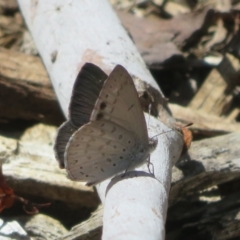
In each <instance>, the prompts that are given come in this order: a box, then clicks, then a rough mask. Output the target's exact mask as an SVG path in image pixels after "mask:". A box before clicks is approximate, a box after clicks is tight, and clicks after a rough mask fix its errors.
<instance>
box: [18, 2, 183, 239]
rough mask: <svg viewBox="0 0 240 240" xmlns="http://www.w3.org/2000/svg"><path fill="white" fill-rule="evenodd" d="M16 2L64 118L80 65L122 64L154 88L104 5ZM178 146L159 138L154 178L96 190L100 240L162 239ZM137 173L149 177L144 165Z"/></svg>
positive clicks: (169, 137) (174, 139) (176, 140)
mask: <svg viewBox="0 0 240 240" xmlns="http://www.w3.org/2000/svg"><path fill="white" fill-rule="evenodd" d="M18 2H19V5H20V8H21V11H22V13H23V16H24V18H25V20H26V23H27V25H28V28H29V30H30V32H31V34H32V36H33V38H34V41H35V44H36V46H37V48H38V51H39V53H40V55H41V57H42V59H43V62H44V64H45V66H46V68H47V71H48V73H49V76H50V78H51V81H52V83H53V86H54V89H55V91H56V94H57V96H58V99H59V102H60V104H61V107H62V109H63V111H64V114H65V115H66V116H67V115H68V113H67V112H68V104H69V99H70V96H71V92H72V86H73V83H74V81H75V78H76V76H77V73H78V72H79V70H80V68H81V66H82V65H83V64H84V63H85V62H92V63H94V64H96V65H98V66H99V67H101V68H102V69H103V70H104V71H106V72H107V73H109V72H110V71H111V70H112V68H113V67H114V66H115V65H116V64H121V65H123V66H124V67H125V68H126V69H127V70H128V71H129V73H130V74H133V75H135V76H137V77H139V78H140V79H142V80H144V81H146V82H147V83H149V84H151V85H152V86H153V87H155V88H157V89H158V87H157V84H156V83H155V81H154V80H153V78H152V76H151V75H150V73H149V71H148V70H147V69H146V67H145V65H144V63H143V61H142V59H141V56H140V55H139V53H138V52H137V49H136V47H135V46H134V44H133V43H132V41H131V40H130V38H129V36H128V34H127V33H126V31H125V30H124V29H123V27H122V25H121V23H120V22H119V20H118V18H117V17H116V15H115V13H114V11H113V10H112V8H111V6H110V4H109V3H108V1H107V0H98V1H94V0H87V1H83V0H51V1H46V0H35V1H31V0H18ZM150 125H153V129H154V130H153V131H154V133H156V131H158V132H162V131H166V130H167V129H166V126H164V125H163V124H161V122H159V121H157V120H155V119H153V118H151V120H150ZM156 128H158V130H156ZM181 144H182V142H181V136H180V135H178V134H177V133H176V132H174V131H172V132H169V133H167V134H164V135H160V136H159V138H158V146H157V149H156V150H155V151H154V152H153V154H152V155H151V162H152V163H153V164H154V172H155V176H156V179H154V178H150V177H148V176H141V177H133V178H127V179H123V180H122V181H119V182H116V184H113V185H111V184H110V185H109V182H110V180H106V181H104V182H103V183H101V184H100V185H99V186H97V189H98V193H99V196H100V198H101V200H102V202H103V204H104V217H103V220H104V222H103V224H104V226H103V239H138V240H139V239H144V240H145V239H164V233H165V231H164V226H165V218H166V211H167V202H168V200H167V197H168V192H169V188H170V181H171V161H172V160H176V159H177V158H178V156H179V154H180V152H181ZM56 164H57V162H56ZM140 170H141V171H146V173H148V169H147V167H146V164H145V165H143V166H142V167H141V168H140ZM138 175H141V174H138Z"/></svg>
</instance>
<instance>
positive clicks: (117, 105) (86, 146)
mask: <svg viewBox="0 0 240 240" xmlns="http://www.w3.org/2000/svg"><path fill="white" fill-rule="evenodd" d="M156 145H157V141H156V140H153V139H149V138H148V132H147V126H146V121H145V118H144V114H143V110H142V107H141V104H140V101H139V97H138V93H137V91H136V88H135V86H134V83H133V80H132V77H131V76H130V75H129V73H128V72H127V70H126V69H125V68H124V67H123V66H121V65H117V66H116V67H115V68H114V69H113V70H112V72H111V73H110V74H109V76H107V75H106V74H105V73H104V72H103V71H102V70H101V69H100V68H99V67H97V66H96V65H94V64H92V63H86V64H85V65H84V66H83V67H82V69H81V71H80V73H79V74H78V76H77V79H76V81H75V84H74V86H73V91H72V97H71V101H70V105H69V120H68V121H67V122H65V123H64V124H62V125H61V126H60V128H59V130H58V133H57V137H56V141H55V146H54V149H55V156H56V158H57V160H58V161H59V164H60V167H61V168H66V170H67V174H68V177H69V178H70V179H71V180H74V181H82V182H87V184H86V185H88V186H91V185H95V184H97V183H100V182H102V181H103V180H105V179H108V178H110V177H113V176H114V175H116V174H119V173H121V172H123V171H126V170H131V169H134V168H135V167H137V166H139V165H141V164H143V163H144V162H146V161H147V159H148V158H149V155H150V153H151V152H152V151H153V150H154V149H155V148H156Z"/></svg>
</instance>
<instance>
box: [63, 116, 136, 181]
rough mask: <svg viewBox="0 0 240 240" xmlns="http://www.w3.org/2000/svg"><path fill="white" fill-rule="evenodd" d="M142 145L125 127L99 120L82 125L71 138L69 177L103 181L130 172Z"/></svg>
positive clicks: (66, 156)
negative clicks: (138, 149) (128, 170)
mask: <svg viewBox="0 0 240 240" xmlns="http://www.w3.org/2000/svg"><path fill="white" fill-rule="evenodd" d="M137 146H139V143H138V142H137V138H136V136H135V135H134V134H132V133H130V132H128V131H127V130H126V129H124V128H122V127H121V126H119V125H117V124H115V123H113V122H110V121H107V120H103V121H101V120H99V121H94V122H90V123H88V124H85V125H84V126H82V127H81V128H80V129H79V130H78V131H77V132H75V133H74V135H73V136H72V138H71V139H70V141H69V143H68V145H67V148H66V153H65V166H66V169H67V172H68V177H69V178H70V179H72V180H75V181H84V182H87V183H88V185H90V183H98V182H101V181H103V180H105V179H107V178H109V177H111V176H113V175H115V174H117V173H119V172H122V171H124V170H126V169H127V168H128V167H129V165H131V163H132V162H133V161H134V159H135V156H134V152H135V151H136V147H137Z"/></svg>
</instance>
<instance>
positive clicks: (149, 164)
mask: <svg viewBox="0 0 240 240" xmlns="http://www.w3.org/2000/svg"><path fill="white" fill-rule="evenodd" d="M150 166H152V171H151V169H150ZM147 167H148V171H149V173H151V174H152V175H153V176H154V177H155V174H154V166H153V164H152V163H151V161H150V156H149V157H148V159H147Z"/></svg>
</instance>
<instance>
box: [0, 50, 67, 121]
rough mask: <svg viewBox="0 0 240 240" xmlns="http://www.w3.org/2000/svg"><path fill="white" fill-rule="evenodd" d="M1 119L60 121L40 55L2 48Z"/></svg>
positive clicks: (0, 73)
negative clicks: (35, 55) (30, 54)
mask: <svg viewBox="0 0 240 240" xmlns="http://www.w3.org/2000/svg"><path fill="white" fill-rule="evenodd" d="M0 97H1V99H0V102H1V104H0V119H1V121H3V120H4V119H5V120H16V119H26V120H35V121H41V122H45V123H49V124H60V123H61V122H62V121H63V120H64V117H63V115H62V113H61V112H60V111H59V107H58V103H57V101H56V97H55V95H54V93H53V90H52V86H51V83H50V81H49V78H48V75H47V72H46V70H45V69H44V66H43V64H42V63H41V60H40V59H39V57H34V56H29V55H26V54H23V53H18V52H15V51H12V50H7V49H4V48H0Z"/></svg>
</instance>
